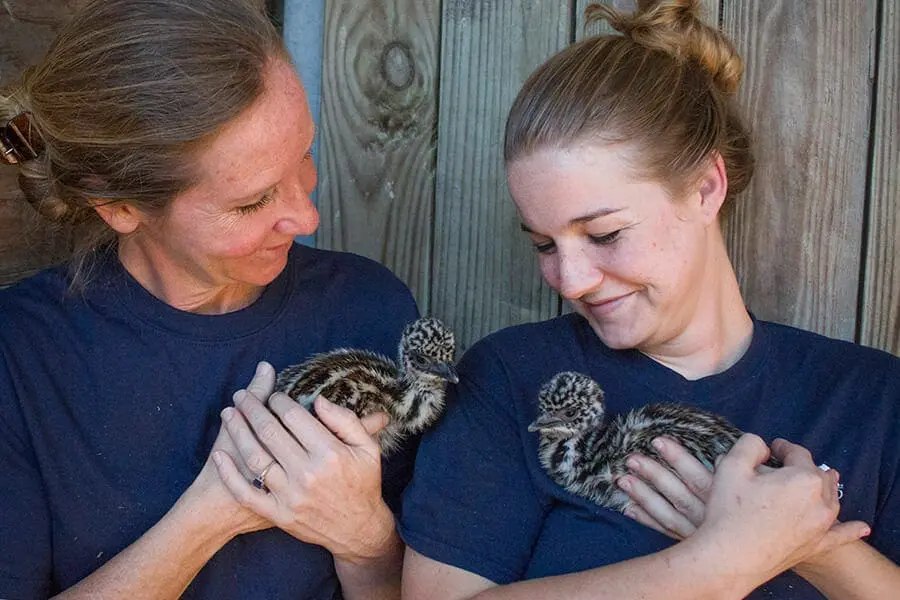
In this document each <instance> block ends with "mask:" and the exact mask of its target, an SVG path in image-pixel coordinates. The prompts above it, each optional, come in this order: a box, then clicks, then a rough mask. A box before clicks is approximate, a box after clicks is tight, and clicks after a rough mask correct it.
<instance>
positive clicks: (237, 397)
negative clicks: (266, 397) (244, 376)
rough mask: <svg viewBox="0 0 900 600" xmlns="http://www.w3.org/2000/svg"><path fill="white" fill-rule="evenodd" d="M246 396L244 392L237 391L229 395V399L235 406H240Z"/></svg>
mask: <svg viewBox="0 0 900 600" xmlns="http://www.w3.org/2000/svg"><path fill="white" fill-rule="evenodd" d="M246 395H247V392H246V391H245V390H238V391H236V392H235V393H233V394H232V395H231V399H232V400H233V401H234V403H235V404H240V403H241V402H243V401H244V398H245V397H246Z"/></svg>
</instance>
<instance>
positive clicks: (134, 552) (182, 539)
mask: <svg viewBox="0 0 900 600" xmlns="http://www.w3.org/2000/svg"><path fill="white" fill-rule="evenodd" d="M183 500H184V499H182V500H180V501H179V502H178V503H176V504H175V506H174V507H172V509H171V510H170V511H169V512H168V513H167V514H166V515H165V516H164V517H163V518H162V519H161V520H160V521H159V522H158V523H157V524H156V525H154V526H153V527H151V528H150V529H149V530H148V531H147V532H146V533H145V534H144V535H143V536H141V537H140V538H139V539H138V540H137V541H135V542H134V543H133V544H131V545H130V546H128V547H127V548H126V549H125V550H123V551H122V552H120V553H119V554H118V555H117V556H115V557H114V558H112V559H111V560H110V561H109V562H107V563H106V564H105V565H103V567H101V568H100V569H98V570H97V571H95V572H94V573H92V574H91V575H89V576H88V577H86V578H85V579H83V580H81V581H80V582H79V583H78V584H77V585H75V586H73V587H71V588H69V589H68V590H66V591H65V592H63V593H61V594H59V595H58V596H55V598H59V599H60V600H77V599H82V598H83V599H91V600H103V599H106V598H109V599H113V598H130V599H133V600H164V599H176V598H179V597H180V596H181V594H182V593H184V590H185V589H186V588H187V587H188V585H190V583H191V581H193V579H194V577H195V576H196V575H197V573H198V572H199V571H200V569H202V568H203V566H204V565H205V564H206V563H207V561H209V559H210V558H212V556H213V555H214V554H215V553H216V552H217V551H218V550H219V549H220V548H221V547H222V546H223V545H224V544H225V543H226V542H227V541H228V540H229V539H230V538H231V534H229V533H227V532H225V531H221V530H219V529H218V528H216V527H214V526H211V525H210V526H207V525H206V524H204V521H203V515H200V514H197V511H196V510H195V509H192V508H191V507H190V506H189V503H187V502H184V501H183Z"/></svg>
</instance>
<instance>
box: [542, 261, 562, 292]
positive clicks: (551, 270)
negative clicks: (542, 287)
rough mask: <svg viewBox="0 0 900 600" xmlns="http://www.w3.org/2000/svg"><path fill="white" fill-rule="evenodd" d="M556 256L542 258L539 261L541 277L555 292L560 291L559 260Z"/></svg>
mask: <svg viewBox="0 0 900 600" xmlns="http://www.w3.org/2000/svg"><path fill="white" fill-rule="evenodd" d="M555 256H556V255H552V256H542V257H541V258H540V260H539V265H540V268H541V276H542V277H543V278H544V281H546V282H547V285H549V286H550V287H551V288H553V289H554V290H558V289H559V260H557V259H556V258H555Z"/></svg>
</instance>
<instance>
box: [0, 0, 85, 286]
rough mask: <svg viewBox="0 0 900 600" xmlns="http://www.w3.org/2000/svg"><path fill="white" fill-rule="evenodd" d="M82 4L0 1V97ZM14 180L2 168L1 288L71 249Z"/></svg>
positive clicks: (73, 0)
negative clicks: (23, 195)
mask: <svg viewBox="0 0 900 600" xmlns="http://www.w3.org/2000/svg"><path fill="white" fill-rule="evenodd" d="M85 1H86V0H43V1H41V2H35V1H33V0H3V1H2V2H0V90H3V91H2V92H0V93H4V92H5V91H7V90H9V89H10V88H12V87H13V86H15V85H17V83H18V80H19V77H20V76H21V73H22V71H23V70H24V69H25V68H26V67H28V66H31V65H33V64H35V63H37V62H38V61H39V60H40V59H41V57H42V56H43V55H44V53H45V52H46V51H47V48H48V47H49V46H50V43H51V42H52V41H53V38H54V37H55V36H56V32H57V31H58V30H59V28H60V27H61V26H62V25H63V24H64V23H65V22H66V21H68V20H69V19H70V18H71V16H72V15H73V14H74V12H75V10H77V8H78V7H79V6H81V5H82V4H84V3H85ZM17 175H18V170H17V169H16V168H14V167H9V166H5V165H2V166H0V286H2V285H7V284H10V283H13V282H14V281H16V280H18V279H21V278H22V277H25V276H27V275H30V274H32V273H34V272H36V271H38V270H40V269H42V268H44V267H46V266H48V265H51V264H54V263H58V262H61V261H62V260H64V259H65V258H66V256H67V255H68V253H69V251H70V248H71V232H69V231H66V230H62V231H60V230H58V229H57V228H56V227H55V226H53V225H51V224H49V223H47V222H46V221H44V220H43V219H42V218H41V217H39V216H38V214H37V213H36V212H35V211H34V210H32V208H31V207H30V206H29V205H28V204H27V203H26V202H25V200H24V199H23V198H22V196H21V192H20V191H19V188H18V184H17V183H16V177H17Z"/></svg>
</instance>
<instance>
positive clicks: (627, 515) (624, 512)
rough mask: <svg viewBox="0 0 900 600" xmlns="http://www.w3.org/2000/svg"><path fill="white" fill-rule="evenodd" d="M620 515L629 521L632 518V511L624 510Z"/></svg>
mask: <svg viewBox="0 0 900 600" xmlns="http://www.w3.org/2000/svg"><path fill="white" fill-rule="evenodd" d="M622 514H623V515H625V516H626V517H628V518H629V519H633V518H634V511H632V510H631V509H630V508H626V509H625V510H624V511H622Z"/></svg>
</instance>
